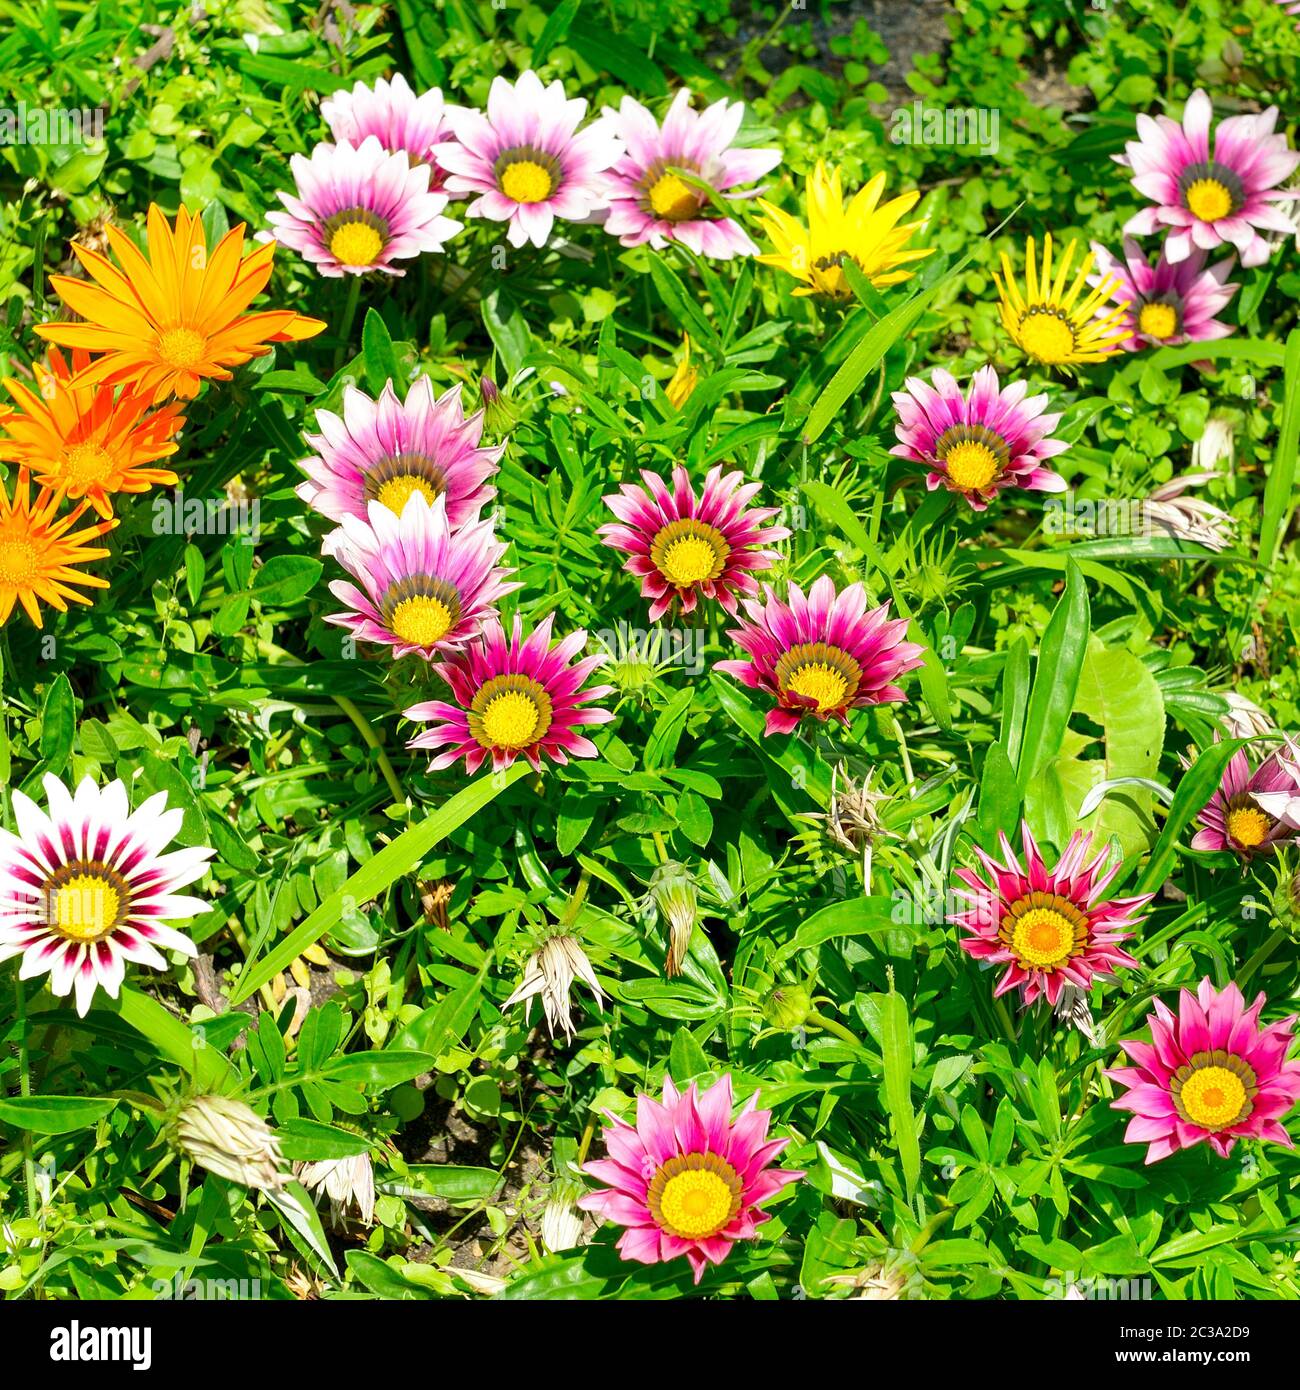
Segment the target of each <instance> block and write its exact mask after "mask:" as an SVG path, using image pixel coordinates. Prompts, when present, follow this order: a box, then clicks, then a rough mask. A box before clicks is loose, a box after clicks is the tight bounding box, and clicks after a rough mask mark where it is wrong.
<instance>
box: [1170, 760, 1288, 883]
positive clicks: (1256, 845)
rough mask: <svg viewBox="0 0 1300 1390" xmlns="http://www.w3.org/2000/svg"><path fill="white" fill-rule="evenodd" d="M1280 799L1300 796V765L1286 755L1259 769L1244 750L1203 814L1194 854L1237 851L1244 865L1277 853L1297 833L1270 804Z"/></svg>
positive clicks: (1230, 763)
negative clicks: (1282, 842)
mask: <svg viewBox="0 0 1300 1390" xmlns="http://www.w3.org/2000/svg"><path fill="white" fill-rule="evenodd" d="M1279 793H1280V794H1281V795H1282V798H1283V799H1284V800H1285V798H1287V797H1294V796H1296V795H1298V794H1300V781H1297V777H1296V769H1295V765H1294V764H1293V763H1291V762H1290V761H1289V760H1288V759H1287V758H1285V757H1283V756H1282V755H1281V754H1280V753H1270V754H1269V755H1268V756H1267V757H1266V758H1264V759H1263V760H1262V761H1261V762H1260V763H1259V764H1258V765H1255V763H1254V760H1253V759H1252V758H1251V756H1250V755H1249V754H1248V752H1247V750H1246V749H1244V748H1238V749H1237V751H1236V752H1235V753H1234V754H1233V755H1232V757H1231V758H1229V759H1228V765H1227V767H1225V768H1224V770H1223V780H1222V781H1221V782H1220V783H1219V786H1218V788H1217V790H1216V791H1215V792H1214V794H1213V796H1211V797H1210V799H1209V801H1207V802H1206V803H1205V805H1204V807H1202V809H1201V810H1200V812H1198V814H1197V820H1198V821H1199V822H1200V826H1201V828H1200V829H1199V830H1198V831H1197V832H1196V834H1195V835H1193V836H1192V848H1193V849H1205V850H1225V849H1226V850H1232V852H1233V853H1234V854H1237V855H1240V856H1241V858H1243V859H1249V858H1251V857H1252V856H1253V855H1256V854H1270V853H1272V851H1273V847H1274V846H1275V845H1276V844H1277V843H1278V841H1279V840H1286V839H1289V838H1290V837H1291V835H1292V833H1293V832H1292V829H1291V827H1290V826H1289V825H1288V824H1287V823H1286V821H1285V820H1284V819H1282V818H1280V817H1279V816H1277V815H1275V814H1274V811H1275V810H1276V809H1277V808H1276V807H1275V806H1272V805H1271V803H1270V798H1272V797H1275V796H1276V795H1277V794H1279ZM1261 798H1263V801H1262V803H1261ZM1266 807H1268V808H1269V809H1265V808H1266Z"/></svg>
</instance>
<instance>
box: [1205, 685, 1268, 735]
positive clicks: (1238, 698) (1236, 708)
mask: <svg viewBox="0 0 1300 1390" xmlns="http://www.w3.org/2000/svg"><path fill="white" fill-rule="evenodd" d="M1216 693H1218V694H1221V695H1222V696H1223V698H1224V699H1225V700H1227V702H1228V712H1227V714H1225V715H1223V716H1222V718H1221V723H1222V724H1223V727H1224V728H1225V729H1226V730H1227V733H1228V737H1229V738H1254V737H1255V736H1256V735H1257V734H1266V733H1268V731H1269V730H1270V729H1272V728H1273V721H1272V720H1271V719H1270V718H1269V717H1268V715H1267V714H1265V713H1264V711H1263V710H1262V709H1260V707H1259V706H1258V705H1257V704H1256V703H1255V702H1254V700H1251V699H1249V698H1247V697H1246V696H1245V695H1241V694H1239V693H1238V692H1237V691H1235V690H1224V691H1219V692H1216Z"/></svg>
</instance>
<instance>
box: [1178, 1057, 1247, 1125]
mask: <svg viewBox="0 0 1300 1390" xmlns="http://www.w3.org/2000/svg"><path fill="white" fill-rule="evenodd" d="M1180 1099H1181V1100H1182V1105H1183V1109H1184V1110H1185V1111H1186V1112H1187V1116H1188V1118H1189V1119H1190V1120H1191V1121H1192V1123H1193V1124H1197V1125H1200V1126H1201V1128H1202V1129H1209V1130H1219V1129H1224V1128H1226V1127H1227V1126H1228V1125H1231V1124H1234V1123H1235V1122H1236V1121H1237V1119H1238V1117H1239V1116H1240V1115H1241V1112H1242V1110H1243V1108H1244V1107H1245V1105H1246V1101H1247V1099H1248V1097H1247V1095H1246V1087H1245V1084H1244V1083H1243V1082H1242V1079H1241V1077H1239V1076H1238V1075H1237V1074H1236V1072H1233V1071H1229V1070H1228V1068H1227V1067H1217V1066H1211V1067H1201V1068H1200V1070H1199V1071H1194V1072H1193V1073H1192V1074H1191V1076H1189V1077H1188V1078H1187V1080H1186V1081H1184V1082H1183V1088H1182V1092H1181V1096H1180Z"/></svg>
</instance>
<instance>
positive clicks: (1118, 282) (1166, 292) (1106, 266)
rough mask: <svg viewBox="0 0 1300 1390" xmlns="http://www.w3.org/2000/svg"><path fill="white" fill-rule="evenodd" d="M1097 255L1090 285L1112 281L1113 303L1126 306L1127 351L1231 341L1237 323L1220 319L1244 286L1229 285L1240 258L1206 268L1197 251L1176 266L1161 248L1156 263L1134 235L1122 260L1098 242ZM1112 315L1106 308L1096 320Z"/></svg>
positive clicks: (1203, 255) (1094, 248)
mask: <svg viewBox="0 0 1300 1390" xmlns="http://www.w3.org/2000/svg"><path fill="white" fill-rule="evenodd" d="M1092 252H1093V255H1094V256H1095V257H1096V259H1097V273H1096V274H1095V275H1090V276H1089V277H1088V283H1089V284H1090V285H1093V286H1100V285H1101V284H1102V282H1103V281H1106V280H1110V281H1112V282H1113V288H1112V289H1111V292H1110V297H1111V300H1112V302H1113V303H1115V304H1119V305H1121V306H1124V305H1127V308H1125V310H1124V314H1123V317H1122V318H1121V319H1120V323H1119V326H1120V327H1121V328H1126V329H1127V330H1128V337H1127V338H1125V339H1124V341H1123V342H1122V343H1121V344H1120V346H1121V347H1122V348H1123V350H1124V351H1125V352H1138V351H1140V350H1141V349H1142V348H1144V347H1174V346H1177V345H1178V344H1179V343H1200V342H1207V341H1209V340H1210V339H1212V338H1226V337H1227V336H1228V334H1229V333H1232V332H1233V331H1234V328H1233V325H1232V324H1230V323H1220V322H1219V320H1218V319H1216V318H1215V315H1216V314H1217V313H1218V312H1219V311H1220V310H1221V309H1223V308H1224V307H1225V306H1226V305H1227V304H1228V302H1229V301H1230V300H1231V299H1232V296H1233V295H1234V294H1236V293H1237V291H1238V290H1239V289H1240V288H1241V286H1240V285H1237V284H1229V283H1228V276H1229V275H1231V274H1232V271H1233V268H1234V267H1235V266H1236V264H1237V258H1236V257H1235V256H1227V257H1225V258H1224V259H1222V260H1220V261H1219V262H1218V263H1217V264H1215V265H1213V266H1211V267H1210V268H1209V269H1208V270H1207V269H1206V268H1205V262H1206V255H1207V253H1206V252H1204V251H1201V250H1196V251H1193V252H1192V253H1191V255H1189V256H1188V257H1187V259H1186V260H1182V261H1178V262H1177V263H1176V264H1175V263H1174V262H1172V261H1170V260H1169V259H1168V258H1167V257H1166V256H1165V252H1164V248H1161V251H1160V256H1159V259H1158V260H1157V261H1156V263H1155V265H1151V264H1149V263H1148V261H1147V253H1146V252H1145V251H1144V250H1143V249H1142V248H1141V247H1140V246H1139V245H1138V244H1137V242H1136V241H1134V240H1133V239H1132V238H1131V237H1125V238H1124V259H1123V260H1122V261H1117V260H1115V259H1114V257H1112V256H1111V254H1110V252H1109V251H1107V250H1106V249H1105V247H1103V246H1099V245H1098V244H1097V243H1096V242H1095V241H1094V242H1093V243H1092ZM1109 312H1110V310H1109V309H1108V308H1107V307H1105V306H1101V307H1099V308H1098V310H1097V317H1098V318H1103V317H1105V315H1106V314H1107V313H1109Z"/></svg>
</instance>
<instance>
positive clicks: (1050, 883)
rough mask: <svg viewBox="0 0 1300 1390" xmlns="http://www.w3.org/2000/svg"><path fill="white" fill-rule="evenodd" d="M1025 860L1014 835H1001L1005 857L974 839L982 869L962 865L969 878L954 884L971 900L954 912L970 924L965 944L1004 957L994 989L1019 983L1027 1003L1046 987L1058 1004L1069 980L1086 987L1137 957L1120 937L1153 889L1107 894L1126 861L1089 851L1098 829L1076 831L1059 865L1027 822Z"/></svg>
mask: <svg viewBox="0 0 1300 1390" xmlns="http://www.w3.org/2000/svg"><path fill="white" fill-rule="evenodd" d="M1020 836H1021V840H1022V842H1023V844H1024V849H1025V859H1024V863H1023V864H1022V863H1021V862H1020V860H1019V859H1018V858H1017V857H1016V852H1015V850H1013V849H1012V847H1011V843H1010V841H1009V840H1008V839H1007V837H1006V836H1005V835H1000V836H999V837H998V838H999V841H1000V843H1001V846H1002V855H1003V858H1004V859H1005V861H1006V862H1005V863H1002V864H999V863H998V861H997V860H996V859H994V858H993V857H992V856H991V855H988V854H985V853H984V851H983V850H982V849H979V848H978V847H976V850H975V854H976V857H977V858H978V859H979V862H980V865H981V867H982V868H983V870H984V876H981V875H980V874H979V873H978V872H977V871H976V870H974V869H958V870H957V877H958V878H959V879H960V880H961V881H962V882H963V883H964V884H965V885H966V887H965V888H964V889H963V888H957V889H954V894H955V896H956V897H958V898H961V899H962V900H963V901H965V902H967V903H969V904H970V906H969V907H967V908H965V909H964V910H963V911H961V912H954V913H952V914H950V915H949V918H948V920H949V921H950V922H952V923H954V924H955V925H956V926H959V927H961V928H963V929H964V930H965V931H967V932H969V933H970V935H969V936H964V937H962V938H961V940H960V942H959V945H960V946H961V948H962V950H963V951H965V952H967V954H969V955H972V956H974V957H975V958H976V959H977V960H987V961H992V962H994V963H996V964H999V965H1005V966H1006V967H1007V968H1006V972H1005V973H1004V974H1003V976H1002V979H1001V980H999V981H998V986H997V988H996V989H995V990H994V991H993V993H994V996H995V997H996V996H997V995H1000V994H1005V993H1006V992H1007V991H1008V990H1012V989H1017V988H1018V989H1020V990H1022V991H1023V994H1024V1001H1025V1003H1026V1004H1032V1003H1033V1002H1034V1000H1035V999H1037V998H1038V997H1039V995H1042V994H1045V995H1046V996H1047V1000H1048V1003H1050V1004H1052V1005H1053V1006H1055V1004H1056V1001H1057V1000H1058V999H1059V998H1060V996H1061V990H1062V989H1063V988H1064V987H1065V986H1066V985H1067V984H1069V985H1074V986H1075V987H1076V988H1078V989H1083V990H1086V989H1087V988H1089V986H1090V985H1091V984H1092V978H1093V976H1094V975H1113V974H1114V973H1115V969H1116V967H1118V966H1128V967H1132V966H1135V965H1136V964H1137V961H1135V960H1134V959H1133V957H1132V956H1130V955H1129V954H1128V953H1127V952H1126V951H1125V950H1124V949H1123V948H1122V947H1121V946H1120V945H1119V944H1118V943H1119V942H1121V941H1124V940H1127V939H1128V938H1129V937H1130V936H1132V935H1133V933H1132V932H1131V931H1129V930H1128V928H1130V927H1132V926H1133V925H1134V924H1135V923H1136V922H1137V921H1138V919H1139V917H1140V915H1141V912H1142V909H1143V908H1144V907H1146V905H1147V903H1149V902H1150V901H1151V899H1152V897H1154V896H1155V895H1154V894H1152V893H1143V894H1141V895H1140V896H1138V897H1134V898H1111V899H1107V898H1106V896H1105V893H1106V889H1107V888H1109V887H1110V885H1111V883H1112V882H1113V881H1114V879H1115V875H1116V874H1117V873H1118V872H1119V870H1120V865H1119V864H1116V865H1115V866H1114V867H1113V868H1111V869H1108V870H1106V871H1105V872H1104V873H1103V872H1100V870H1101V866H1102V863H1103V862H1104V860H1105V859H1106V854H1107V850H1106V847H1105V846H1104V845H1103V846H1102V848H1101V850H1100V851H1099V852H1098V853H1097V854H1096V855H1095V856H1094V857H1093V858H1092V859H1088V851H1089V850H1090V849H1091V847H1092V835H1091V834H1090V833H1088V832H1085V831H1076V832H1075V833H1074V834H1073V835H1072V836H1071V837H1070V843H1069V844H1068V845H1066V847H1065V853H1064V854H1063V855H1061V858H1060V861H1059V862H1058V863H1057V865H1056V867H1055V868H1054V869H1049V868H1048V867H1047V866H1046V864H1045V863H1044V862H1043V856H1042V854H1041V853H1040V852H1039V849H1038V845H1037V844H1036V843H1035V841H1034V836H1033V832H1032V831H1031V830H1030V829H1029V826H1028V824H1027V823H1025V822H1023V821H1022V822H1021V825H1020Z"/></svg>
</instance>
